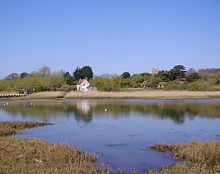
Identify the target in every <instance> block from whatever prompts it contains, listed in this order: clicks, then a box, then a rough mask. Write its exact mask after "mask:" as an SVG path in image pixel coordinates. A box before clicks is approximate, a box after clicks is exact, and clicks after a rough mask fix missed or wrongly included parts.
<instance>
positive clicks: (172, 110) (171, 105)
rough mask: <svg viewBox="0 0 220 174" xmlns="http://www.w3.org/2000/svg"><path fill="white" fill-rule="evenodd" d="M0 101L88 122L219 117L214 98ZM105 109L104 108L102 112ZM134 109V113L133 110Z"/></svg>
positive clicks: (19, 109)
mask: <svg viewBox="0 0 220 174" xmlns="http://www.w3.org/2000/svg"><path fill="white" fill-rule="evenodd" d="M3 103H4V102H0V110H3V111H5V112H8V113H9V114H10V115H14V116H16V115H17V114H20V115H22V116H23V117H27V116H31V117H36V118H40V119H42V120H48V119H50V118H54V117H72V116H74V117H75V118H76V120H77V121H83V122H86V123H88V122H91V121H92V118H93V117H94V116H95V117H98V116H99V117H104V116H112V117H114V118H118V117H122V116H123V117H126V116H130V115H133V116H144V117H148V116H151V117H156V118H159V119H171V120H173V121H174V122H175V123H180V124H181V123H184V120H185V118H186V117H189V118H195V116H200V117H207V118H212V117H218V118H220V103H218V102H208V103H204V102H203V103H199V102H197V103H196V102H186V103H183V102H182V103H181V102H151V103H150V102H146V103H144V102H143V103H138V102H132V103H131V102H125V101H124V102H123V101H113V100H104V101H102V100H78V101H72V102H66V101H56V100H49V101H46V102H43V101H11V102H9V105H3ZM106 111H107V112H106ZM135 113H137V114H135Z"/></svg>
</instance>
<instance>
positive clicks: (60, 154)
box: [0, 122, 111, 174]
mask: <svg viewBox="0 0 220 174" xmlns="http://www.w3.org/2000/svg"><path fill="white" fill-rule="evenodd" d="M44 125H46V123H33V122H0V136H1V137H0V171H1V172H0V173H2V174H17V173H25V174H28V173H29V174H32V173H35V174H38V173H39V174H42V173H45V174H47V173H48V174H51V173H53V174H58V173H59V174H61V173H62V174H70V173H72V174H76V173H81V174H96V173H97V174H100V173H103V174H107V173H108V174H110V173H111V171H110V170H109V169H108V168H107V167H105V166H101V165H95V161H97V159H98V157H97V156H96V155H95V154H92V153H83V152H81V151H80V150H79V149H78V148H71V147H69V146H67V145H64V144H52V143H48V142H45V141H41V140H37V139H21V138H13V137H12V138H10V137H5V136H7V135H11V134H14V133H15V131H16V130H20V129H24V128H32V127H39V126H44Z"/></svg>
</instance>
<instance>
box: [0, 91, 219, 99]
mask: <svg viewBox="0 0 220 174" xmlns="http://www.w3.org/2000/svg"><path fill="white" fill-rule="evenodd" d="M216 98H220V91H132V92H101V91H89V92H79V91H70V92H63V91H46V92H38V93H34V94H31V95H29V96H25V97H10V98H0V99H158V100H159V99H161V100H181V99H216Z"/></svg>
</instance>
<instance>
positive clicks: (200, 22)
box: [0, 0, 220, 77]
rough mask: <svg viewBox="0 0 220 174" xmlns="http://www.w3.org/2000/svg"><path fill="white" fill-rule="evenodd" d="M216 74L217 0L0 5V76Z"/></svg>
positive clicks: (17, 0) (33, 0)
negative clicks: (43, 70) (46, 71)
mask: <svg viewBox="0 0 220 174" xmlns="http://www.w3.org/2000/svg"><path fill="white" fill-rule="evenodd" d="M176 64H184V65H185V66H186V67H187V68H191V67H194V68H196V69H199V68H207V67H220V1H219V0H0V77H4V76H6V75H7V74H9V73H10V72H19V73H20V72H23V71H27V72H30V71H33V70H37V69H38V68H40V67H42V66H44V65H47V66H49V67H51V68H52V69H53V70H60V69H65V70H68V71H70V72H73V70H74V69H75V68H76V66H83V65H91V66H92V67H93V69H94V72H95V74H103V73H112V74H114V73H117V74H120V73H122V72H124V71H129V72H131V73H139V72H146V71H151V70H152V68H159V69H170V68H171V67H173V65H176Z"/></svg>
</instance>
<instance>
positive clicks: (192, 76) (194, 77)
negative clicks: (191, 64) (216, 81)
mask: <svg viewBox="0 0 220 174" xmlns="http://www.w3.org/2000/svg"><path fill="white" fill-rule="evenodd" d="M198 79H200V76H199V74H198V73H197V72H194V73H191V74H189V75H188V76H187V81H188V82H190V83H191V82H193V81H195V80H198Z"/></svg>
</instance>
